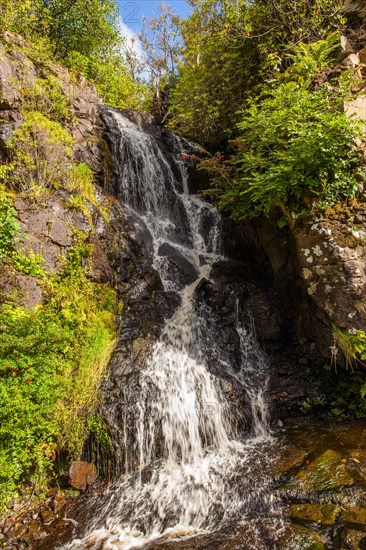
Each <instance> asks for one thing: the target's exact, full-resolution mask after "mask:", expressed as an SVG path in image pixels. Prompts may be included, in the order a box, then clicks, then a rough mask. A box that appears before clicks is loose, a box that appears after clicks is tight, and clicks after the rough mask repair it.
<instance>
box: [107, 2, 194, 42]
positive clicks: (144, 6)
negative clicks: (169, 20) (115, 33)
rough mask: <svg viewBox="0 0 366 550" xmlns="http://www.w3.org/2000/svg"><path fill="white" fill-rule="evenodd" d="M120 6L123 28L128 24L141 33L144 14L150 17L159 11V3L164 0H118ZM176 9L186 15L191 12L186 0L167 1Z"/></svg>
mask: <svg viewBox="0 0 366 550" xmlns="http://www.w3.org/2000/svg"><path fill="white" fill-rule="evenodd" d="M116 3H117V4H118V6H119V10H120V16H121V19H122V21H123V28H124V27H125V26H127V27H128V28H129V29H130V30H131V31H133V32H134V33H137V34H138V33H139V32H140V31H141V29H142V19H143V16H145V17H147V18H150V17H153V16H154V15H155V14H156V13H157V12H158V9H157V8H158V6H159V4H162V1H156V0H116ZM164 3H165V4H169V5H170V6H171V7H172V8H173V9H174V11H175V12H176V13H177V14H178V15H180V16H182V17H185V16H187V15H188V14H189V12H190V6H189V5H188V3H187V2H186V1H185V0H169V1H165V2H164Z"/></svg>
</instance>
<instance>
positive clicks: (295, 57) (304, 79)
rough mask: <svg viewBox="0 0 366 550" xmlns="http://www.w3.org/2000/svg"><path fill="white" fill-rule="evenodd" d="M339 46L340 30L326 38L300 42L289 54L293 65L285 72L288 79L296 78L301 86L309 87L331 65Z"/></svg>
mask: <svg viewBox="0 0 366 550" xmlns="http://www.w3.org/2000/svg"><path fill="white" fill-rule="evenodd" d="M339 46H340V37H339V32H333V33H331V34H330V35H329V36H327V37H326V38H325V39H324V40H318V41H317V42H311V43H310V44H306V43H305V42H300V43H299V44H297V45H296V46H295V47H294V48H293V54H291V55H289V56H288V57H289V59H291V61H292V65H291V66H290V68H289V69H288V70H287V71H286V73H285V77H286V79H290V80H292V79H295V80H296V82H298V83H299V84H300V85H301V86H304V87H305V88H308V87H309V86H310V85H311V84H312V83H313V82H314V81H315V79H316V78H317V77H319V76H320V75H321V73H322V72H324V71H325V70H326V69H327V68H328V67H329V65H330V64H331V61H332V57H334V52H335V51H336V50H339Z"/></svg>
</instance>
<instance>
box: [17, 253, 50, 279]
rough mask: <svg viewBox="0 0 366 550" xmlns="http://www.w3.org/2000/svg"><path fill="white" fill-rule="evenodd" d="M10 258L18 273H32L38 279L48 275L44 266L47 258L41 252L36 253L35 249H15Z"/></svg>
mask: <svg viewBox="0 0 366 550" xmlns="http://www.w3.org/2000/svg"><path fill="white" fill-rule="evenodd" d="M10 258H11V262H12V266H13V268H14V269H15V270H16V271H18V273H23V274H24V275H30V276H31V277H36V278H37V279H44V278H45V277H46V273H45V270H44V267H43V265H44V263H45V259H44V258H43V256H42V255H41V254H35V252H33V250H27V251H24V250H15V251H14V252H13V253H12V254H11V256H10Z"/></svg>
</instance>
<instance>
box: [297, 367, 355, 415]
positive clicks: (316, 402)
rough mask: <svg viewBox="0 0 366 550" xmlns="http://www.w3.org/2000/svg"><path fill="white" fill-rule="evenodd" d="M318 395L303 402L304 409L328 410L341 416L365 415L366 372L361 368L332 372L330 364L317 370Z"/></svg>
mask: <svg viewBox="0 0 366 550" xmlns="http://www.w3.org/2000/svg"><path fill="white" fill-rule="evenodd" d="M314 378H315V382H316V384H317V386H318V395H317V397H313V398H310V399H308V400H307V401H306V402H305V403H304V410H306V411H309V410H312V409H313V410H320V411H323V412H324V411H328V412H330V413H331V414H333V415H335V416H341V417H343V418H349V419H352V418H365V417H366V373H365V372H364V371H363V370H356V371H344V370H341V371H340V372H334V370H333V369H332V368H331V367H330V366H326V367H325V368H324V369H323V370H320V371H317V372H316V374H315V376H314Z"/></svg>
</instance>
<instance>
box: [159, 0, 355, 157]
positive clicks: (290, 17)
mask: <svg viewBox="0 0 366 550" xmlns="http://www.w3.org/2000/svg"><path fill="white" fill-rule="evenodd" d="M192 4H193V5H194V10H193V11H192V12H191V15H190V17H189V18H188V19H187V20H185V21H183V22H182V23H181V30H182V36H183V39H184V48H183V61H182V63H181V65H180V67H179V75H178V79H177V81H176V86H175V88H174V89H173V90H172V93H171V99H170V112H171V121H170V126H171V127H172V128H173V129H176V130H178V131H179V132H180V133H183V134H184V135H186V136H188V137H190V138H193V139H195V140H197V141H200V142H204V143H206V144H208V145H211V146H212V145H214V146H217V145H218V144H220V143H225V141H226V139H227V138H228V137H230V136H233V135H235V124H236V122H237V121H238V120H239V118H238V114H237V111H238V109H239V108H240V107H241V106H242V105H243V104H244V103H245V101H246V100H247V99H248V98H252V97H254V96H255V95H256V94H258V92H259V91H261V89H262V87H263V86H264V85H265V83H266V82H268V81H269V80H271V79H275V78H277V76H278V75H279V74H280V73H282V72H284V71H285V70H286V69H288V68H289V67H290V66H291V65H292V63H293V62H294V59H293V58H292V57H291V55H289V54H291V53H292V55H294V52H293V47H294V46H295V45H297V44H299V43H300V42H301V43H302V44H303V46H304V47H305V48H306V45H307V44H311V43H313V42H316V41H323V40H325V39H326V37H327V36H328V35H329V33H332V32H333V33H334V32H335V31H337V32H338V33H339V31H340V29H342V27H343V25H344V22H345V20H344V16H343V11H342V8H343V3H342V1H341V0H315V1H313V0H297V1H296V2H292V3H289V2H287V1H286V0H278V1H276V2H268V1H266V0H254V1H252V2H247V1H245V0H238V1H236V2H231V1H229V0H214V1H212V0H194V1H192ZM318 48H319V51H317V52H315V51H311V52H310V53H311V55H312V57H314V55H315V58H316V56H318V57H319V61H320V62H321V58H322V51H321V50H322V48H324V49H327V48H328V46H327V48H326V47H325V44H323V46H322V47H320V44H318ZM310 50H311V48H310ZM332 52H333V50H332V49H331V50H330V51H329V50H328V51H327V52H325V51H324V54H326V55H328V54H329V53H332ZM297 55H300V47H298V49H297ZM302 61H303V63H305V60H304V59H303V60H302Z"/></svg>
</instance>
